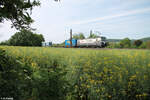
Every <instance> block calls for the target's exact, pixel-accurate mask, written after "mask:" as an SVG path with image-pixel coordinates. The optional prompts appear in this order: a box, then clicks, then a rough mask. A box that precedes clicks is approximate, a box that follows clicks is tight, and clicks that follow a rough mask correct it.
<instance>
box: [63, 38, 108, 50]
mask: <svg viewBox="0 0 150 100" xmlns="http://www.w3.org/2000/svg"><path fill="white" fill-rule="evenodd" d="M70 46H71V43H70V40H65V47H66V48H69V47H70ZM105 46H106V38H105V37H98V38H89V39H78V40H77V39H72V47H99V48H102V47H105Z"/></svg>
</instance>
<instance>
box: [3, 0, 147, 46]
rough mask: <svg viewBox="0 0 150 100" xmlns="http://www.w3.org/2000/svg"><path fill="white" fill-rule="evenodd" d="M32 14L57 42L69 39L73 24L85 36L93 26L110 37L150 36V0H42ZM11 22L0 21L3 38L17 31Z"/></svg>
mask: <svg viewBox="0 0 150 100" xmlns="http://www.w3.org/2000/svg"><path fill="white" fill-rule="evenodd" d="M32 17H33V19H34V20H35V22H34V23H33V24H32V27H34V28H37V30H36V31H35V32H36V33H40V34H43V35H44V37H45V39H46V41H53V42H54V43H60V42H62V41H64V40H65V39H68V38H69V30H70V28H72V29H73V33H79V32H83V33H84V35H85V36H88V35H89V32H90V30H93V32H94V31H99V32H101V34H102V35H103V36H106V37H107V38H119V39H120V38H121V39H122V38H126V37H129V38H131V39H138V38H143V37H150V0H62V1H61V2H60V3H57V2H54V1H53V0H41V6H40V7H36V8H35V9H34V10H33V12H32ZM10 24H11V23H10V22H9V21H7V22H5V23H1V24H0V41H3V40H7V39H9V38H10V37H11V36H12V35H13V34H14V33H15V32H16V31H17V30H15V29H14V28H13V29H11V28H10Z"/></svg>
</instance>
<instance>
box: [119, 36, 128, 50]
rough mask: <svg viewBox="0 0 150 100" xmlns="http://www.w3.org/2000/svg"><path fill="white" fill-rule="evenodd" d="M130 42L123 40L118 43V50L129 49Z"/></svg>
mask: <svg viewBox="0 0 150 100" xmlns="http://www.w3.org/2000/svg"><path fill="white" fill-rule="evenodd" d="M130 46H131V40H130V39H129V38H125V39H123V40H121V41H120V48H130Z"/></svg>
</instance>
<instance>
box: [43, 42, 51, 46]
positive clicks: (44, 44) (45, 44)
mask: <svg viewBox="0 0 150 100" xmlns="http://www.w3.org/2000/svg"><path fill="white" fill-rule="evenodd" d="M49 46H52V42H42V47H49Z"/></svg>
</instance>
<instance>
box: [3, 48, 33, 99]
mask: <svg viewBox="0 0 150 100" xmlns="http://www.w3.org/2000/svg"><path fill="white" fill-rule="evenodd" d="M23 67H25V66H23V65H21V64H20V63H19V62H18V61H16V60H15V59H14V58H12V57H10V56H8V55H6V53H5V51H4V50H2V49H0V87H1V88H0V97H11V98H13V99H14V100H25V99H26V98H27V97H28V96H27V91H28V94H29V91H30V88H29V87H30V86H29V84H27V82H28V83H30V77H29V74H28V72H29V70H28V71H26V70H25V69H24V68H23ZM25 71H26V72H27V73H25Z"/></svg>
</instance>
